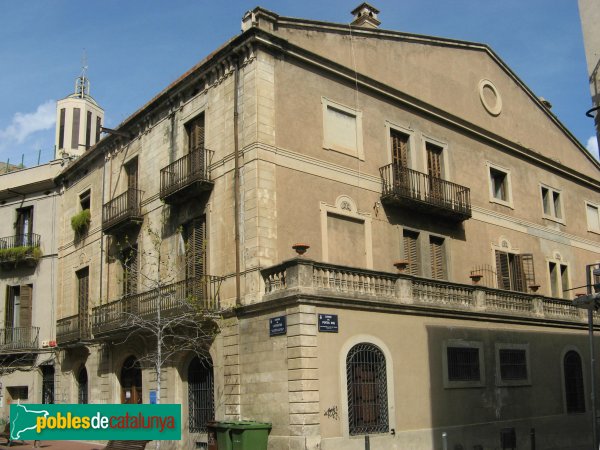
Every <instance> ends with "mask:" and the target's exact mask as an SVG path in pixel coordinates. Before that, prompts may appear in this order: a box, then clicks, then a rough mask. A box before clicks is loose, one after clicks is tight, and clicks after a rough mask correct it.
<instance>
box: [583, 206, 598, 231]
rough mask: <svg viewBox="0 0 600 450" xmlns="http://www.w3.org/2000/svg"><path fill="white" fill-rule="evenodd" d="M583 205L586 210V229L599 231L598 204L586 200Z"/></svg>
mask: <svg viewBox="0 0 600 450" xmlns="http://www.w3.org/2000/svg"><path fill="white" fill-rule="evenodd" d="M585 207H586V212H587V223H588V230H589V231H593V232H595V233H600V214H599V209H598V206H596V205H592V204H591V203H587V202H586V204H585Z"/></svg>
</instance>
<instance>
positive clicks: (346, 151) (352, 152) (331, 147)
mask: <svg viewBox="0 0 600 450" xmlns="http://www.w3.org/2000/svg"><path fill="white" fill-rule="evenodd" d="M323 149H324V150H328V151H332V152H337V153H341V154H343V155H346V156H350V157H352V158H356V159H359V160H361V161H364V160H365V156H364V155H363V154H362V152H361V151H360V150H356V149H353V148H346V147H341V146H339V145H335V144H328V143H323Z"/></svg>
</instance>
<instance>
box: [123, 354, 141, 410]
mask: <svg viewBox="0 0 600 450" xmlns="http://www.w3.org/2000/svg"><path fill="white" fill-rule="evenodd" d="M121 403H125V404H138V403H142V369H141V368H140V362H139V361H138V360H137V359H136V358H135V357H134V356H130V357H129V358H127V359H126V360H125V362H124V363H123V366H122V367H121Z"/></svg>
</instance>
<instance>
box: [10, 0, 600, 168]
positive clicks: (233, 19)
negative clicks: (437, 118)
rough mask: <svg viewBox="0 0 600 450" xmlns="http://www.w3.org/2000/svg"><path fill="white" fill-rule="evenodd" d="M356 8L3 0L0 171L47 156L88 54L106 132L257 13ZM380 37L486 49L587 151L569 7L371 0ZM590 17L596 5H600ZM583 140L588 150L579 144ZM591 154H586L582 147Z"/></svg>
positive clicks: (543, 0) (577, 41)
mask: <svg viewBox="0 0 600 450" xmlns="http://www.w3.org/2000/svg"><path fill="white" fill-rule="evenodd" d="M359 3H360V2H359V1H358V0H354V1H345V0H318V1H314V0H304V1H303V2H300V1H297V0H279V1H277V0H264V1H262V2H261V3H258V2H257V1H256V0H254V1H242V0H231V1H227V2H216V1H206V0H196V1H192V0H168V1H167V0H163V1H159V0H154V1H149V0H127V1H125V0H103V1H87V2H75V1H68V0H26V1H23V0H5V1H3V2H2V12H1V13H0V67H1V68H2V70H0V161H2V162H6V160H7V159H8V158H10V161H11V162H15V163H19V162H20V161H21V155H25V157H24V161H25V164H26V165H34V164H35V163H36V162H37V158H38V152H39V150H41V160H42V162H44V161H48V160H49V159H51V157H52V156H53V154H54V151H53V147H54V127H55V102H56V100H57V99H60V98H63V97H65V96H67V95H68V94H70V93H72V92H73V90H74V82H75V78H76V77H77V76H78V75H79V73H80V72H81V60H82V54H83V50H84V49H85V51H86V53H87V60H88V66H89V69H88V76H89V78H90V80H91V94H92V96H93V97H94V98H95V99H96V101H97V102H98V103H99V104H100V105H101V106H102V107H103V108H104V110H105V115H106V118H105V125H106V126H108V127H114V126H116V125H118V124H119V123H120V122H122V121H123V120H124V119H125V118H127V117H128V116H129V115H130V114H132V113H133V112H135V111H136V110H137V109H138V108H140V107H141V106H142V105H143V104H145V103H146V102H147V101H148V100H150V99H151V98H152V97H153V96H154V95H156V94H157V93H158V92H160V91H161V90H162V89H164V88H165V87H166V86H167V85H168V84H169V83H170V82H172V81H173V80H174V79H175V78H177V77H178V76H179V75H181V74H182V73H183V72H185V71H186V70H188V69H189V68H190V67H191V66H193V65H194V64H195V63H197V62H198V61H199V60H201V59H202V58H204V57H205V56H206V55H207V54H209V53H210V52H211V51H213V50H214V49H215V48H216V47H218V46H219V45H221V44H222V43H224V42H225V41H226V40H228V39H229V38H231V37H233V36H235V35H237V34H238V33H240V22H241V18H242V16H243V14H244V12H245V11H247V10H249V9H252V8H254V7H255V6H257V5H260V6H263V7H265V8H268V9H270V10H272V11H274V12H276V13H278V14H280V15H284V16H293V17H303V18H309V19H316V20H325V21H331V22H340V23H348V22H349V21H350V20H351V15H350V11H351V10H352V9H354V7H355V6H357V5H358V4H359ZM371 3H372V4H373V5H375V6H376V7H377V8H379V9H380V10H381V14H380V20H381V21H382V25H381V27H382V28H385V29H391V30H399V31H405V32H410V33H418V34H425V35H432V36H442V37H448V38H453V39H462V40H468V41H475V42H482V43H486V44H488V45H489V46H490V47H491V48H492V49H493V50H494V51H495V52H496V53H497V54H498V55H499V56H500V57H501V58H502V59H503V60H504V61H505V62H506V63H507V64H508V65H509V67H511V69H512V70H513V71H514V72H515V73H516V74H517V75H518V76H519V77H520V78H521V79H522V80H523V81H524V82H525V83H526V84H527V85H528V86H529V88H530V89H531V90H532V91H533V92H534V93H535V94H536V95H538V96H542V97H544V98H546V99H548V100H549V101H550V102H551V103H552V105H553V108H552V111H553V112H554V114H556V115H557V117H558V118H559V119H560V120H561V121H562V122H563V123H564V124H565V125H566V126H567V128H569V129H570V130H571V132H572V133H573V134H574V135H575V136H576V137H577V138H578V139H579V140H580V141H581V143H582V144H583V145H584V146H588V148H592V151H594V152H596V153H597V145H595V138H593V139H590V138H592V137H593V136H594V128H593V120H592V119H589V118H587V117H586V116H585V111H586V110H588V109H589V108H590V107H591V100H590V94H589V85H588V81H587V72H586V64H585V53H584V48H583V39H582V34H581V26H580V21H579V12H578V9H577V2H576V1H575V0H525V1H524V0H503V1H482V0H451V1H449V0H373V1H372V2H371ZM599 7H600V6H599ZM588 142H589V143H590V144H588ZM590 146H591V147H590Z"/></svg>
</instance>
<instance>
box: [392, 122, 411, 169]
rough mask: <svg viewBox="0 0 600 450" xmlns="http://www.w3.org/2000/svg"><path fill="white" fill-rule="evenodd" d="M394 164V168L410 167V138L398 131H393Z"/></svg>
mask: <svg viewBox="0 0 600 450" xmlns="http://www.w3.org/2000/svg"><path fill="white" fill-rule="evenodd" d="M390 140H391V141H392V164H393V165H394V167H408V136H407V135H406V134H403V133H400V132H398V131H396V130H391V132H390Z"/></svg>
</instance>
